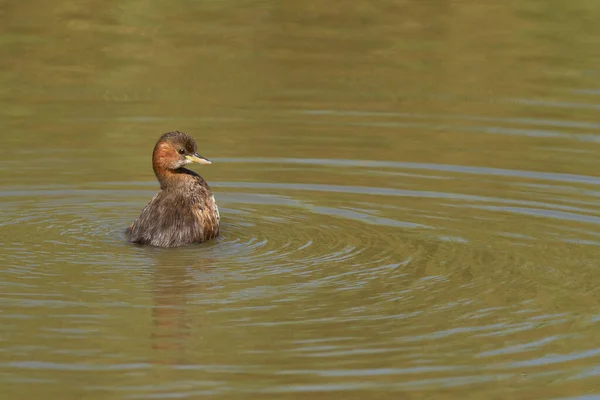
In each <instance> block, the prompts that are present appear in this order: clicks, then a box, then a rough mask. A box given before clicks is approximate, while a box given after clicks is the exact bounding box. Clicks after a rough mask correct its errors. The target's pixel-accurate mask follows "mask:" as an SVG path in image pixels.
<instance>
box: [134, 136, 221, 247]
mask: <svg viewBox="0 0 600 400" xmlns="http://www.w3.org/2000/svg"><path fill="white" fill-rule="evenodd" d="M193 162H195V163H199V164H210V161H208V160H207V159H206V158H204V157H202V156H200V155H198V153H197V152H196V142H194V139H192V137H191V136H189V135H187V134H185V133H183V132H178V131H175V132H168V133H165V134H164V135H162V136H161V137H160V139H158V142H157V143H156V146H154V152H153V153H152V167H153V169H154V173H155V174H156V177H157V178H158V181H159V182H160V190H159V191H158V193H157V194H156V196H154V198H153V199H152V200H150V202H149V203H148V204H147V205H146V207H144V209H143V210H142V213H141V214H140V216H139V217H138V218H137V219H136V220H135V222H134V223H133V224H131V226H130V227H129V228H127V236H128V239H129V241H130V242H132V243H137V244H146V245H151V246H158V247H177V246H183V245H186V244H191V243H200V242H205V241H207V240H210V239H213V238H215V237H217V236H218V235H219V220H220V216H219V209H218V208H217V203H216V202H215V198H214V196H213V194H212V192H211V191H210V187H209V186H208V184H207V183H206V181H205V180H204V179H202V177H201V176H200V175H198V174H196V173H195V172H192V171H190V170H189V169H186V168H184V166H185V165H187V164H190V163H193Z"/></svg>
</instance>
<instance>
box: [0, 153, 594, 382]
mask: <svg viewBox="0 0 600 400" xmlns="http://www.w3.org/2000/svg"><path fill="white" fill-rule="evenodd" d="M217 161H219V163H220V165H221V166H222V168H225V169H226V168H228V167H230V166H235V165H237V164H239V163H240V162H244V163H245V164H246V169H245V171H246V173H248V176H257V177H260V176H262V175H261V174H263V173H264V172H263V171H268V173H269V174H278V173H280V172H282V171H286V175H285V176H286V180H285V181H273V180H271V181H261V180H258V179H254V180H251V179H245V177H244V176H241V179H240V180H239V181H218V180H215V181H214V182H211V186H212V188H213V191H214V192H215V194H216V198H217V201H218V203H219V205H220V209H221V214H222V234H221V236H220V237H219V238H218V239H217V240H214V241H212V242H209V243H204V244H201V245H193V246H187V247H184V248H180V249H157V248H148V247H141V246H134V245H130V244H128V243H126V241H125V237H124V229H125V227H126V226H128V224H129V223H130V222H131V221H132V220H133V219H134V218H135V217H136V216H137V214H138V213H139V211H140V210H141V208H142V207H143V206H144V204H145V202H146V201H148V199H150V198H151V196H152V195H153V194H154V191H155V190H156V184H155V183H153V182H139V183H126V182H97V183H85V184H82V185H81V187H69V186H65V187H52V188H50V187H41V186H40V187H34V188H31V187H29V188H18V187H14V188H7V189H6V190H4V191H3V193H2V194H1V195H0V201H1V202H2V205H3V208H2V214H0V226H1V228H2V231H1V232H2V242H3V245H4V246H5V248H6V249H7V252H6V254H7V259H6V260H5V265H6V267H5V268H4V269H3V270H2V271H1V272H0V285H1V286H2V288H3V294H2V296H0V304H2V306H3V308H4V310H6V312H5V313H4V314H3V315H2V318H3V319H4V320H5V321H7V322H8V324H6V325H5V329H7V330H8V332H12V333H11V334H10V335H11V337H12V339H10V340H11V342H14V341H15V340H16V337H15V336H14V330H11V328H10V327H11V326H13V325H11V324H12V323H14V322H15V321H21V320H22V319H25V320H28V319H30V320H31V321H35V320H37V321H38V322H35V323H34V325H32V328H31V329H34V331H35V332H36V334H37V335H39V336H40V337H43V338H46V339H45V340H49V341H51V342H52V341H54V340H56V339H57V338H59V337H63V336H65V335H66V336H68V337H69V338H70V339H71V340H70V342H69V343H68V344H65V346H64V348H62V349H61V354H62V355H61V359H62V361H61V362H62V364H60V365H55V364H52V365H54V366H53V367H51V368H54V369H56V368H67V369H69V368H75V369H77V370H82V371H85V370H89V371H92V372H93V371H95V370H96V369H98V368H100V369H102V368H108V369H109V370H110V369H114V370H115V371H121V370H134V371H137V372H138V373H142V371H144V370H146V369H147V368H148V365H149V364H148V363H132V361H133V360H134V359H135V357H133V358H132V353H131V352H132V351H134V350H131V349H126V350H124V349H120V350H118V349H119V345H118V343H119V340H124V338H125V337H126V335H124V334H123V332H122V331H121V329H120V327H121V326H122V325H123V324H125V325H127V324H129V321H130V320H132V321H133V320H135V321H136V322H134V323H133V324H134V325H133V326H137V325H140V326H144V324H146V328H144V329H147V330H149V331H150V332H151V335H150V339H148V340H149V342H148V343H141V342H140V343H136V344H135V345H134V346H133V348H136V349H137V350H136V351H141V352H144V350H143V348H144V346H150V347H152V348H153V349H157V350H156V351H159V350H160V352H159V353H160V354H162V353H163V352H164V351H166V350H165V349H170V350H168V353H169V354H171V353H170V352H173V351H175V352H176V353H177V354H179V356H178V357H179V358H178V359H177V360H171V358H170V356H169V357H167V358H166V359H162V358H161V360H160V361H159V363H161V364H163V363H164V364H169V365H172V366H173V368H175V369H177V370H178V371H180V373H181V374H182V375H181V376H187V375H189V379H194V378H193V376H195V375H194V374H193V371H195V370H203V371H209V372H206V374H208V375H207V376H209V377H210V376H213V375H212V374H213V373H214V371H217V370H220V371H221V372H220V374H221V376H222V375H223V374H225V375H227V374H239V373H249V372H248V371H250V370H252V371H262V372H260V373H261V374H265V376H269V377H271V378H273V379H274V377H276V376H286V377H292V378H293V380H294V381H295V382H301V381H303V380H305V379H307V377H310V378H311V380H312V381H313V384H312V385H321V387H322V388H323V390H328V389H334V388H342V387H343V388H345V389H344V390H348V389H349V388H360V387H365V388H369V387H381V386H384V387H389V388H393V389H394V390H399V389H402V390H415V389H424V388H426V387H430V386H431V385H432V384H433V385H438V386H446V385H455V386H456V385H458V386H460V385H465V386H466V385H472V384H476V383H478V382H479V383H486V384H488V385H495V384H500V383H499V382H510V381H511V380H512V379H514V374H515V371H521V370H524V371H526V372H527V373H528V374H531V376H533V377H536V376H538V375H539V379H543V376H545V375H544V374H545V372H544V368H545V366H547V365H552V366H553V368H554V369H553V372H552V375H553V376H554V377H561V376H566V375H569V374H570V372H569V371H570V370H571V368H577V366H581V368H580V371H579V372H580V376H581V378H574V379H582V380H585V379H591V378H590V376H593V375H594V371H592V370H590V369H589V368H587V367H585V366H586V365H589V362H590V361H593V360H596V361H597V358H598V356H599V355H598V354H597V353H594V352H590V351H589V350H590V347H589V345H590V343H583V342H582V343H578V345H577V347H578V350H577V351H576V352H572V353H565V354H560V355H557V356H555V357H547V356H545V355H544V354H545V353H546V352H547V349H548V346H554V345H556V344H558V343H566V342H569V343H571V342H572V340H575V337H574V336H572V335H569V334H566V333H563V334H560V335H554V334H553V332H554V331H555V330H560V331H563V330H564V329H565V328H566V327H567V326H569V325H571V324H574V323H578V324H581V325H582V326H583V327H584V329H593V326H594V324H595V323H594V322H593V321H591V320H581V319H578V317H577V314H576V312H575V311H574V310H583V309H585V307H587V303H586V300H585V299H586V298H588V296H589V295H590V293H591V292H593V291H594V290H595V289H594V288H595V286H594V285H589V277H590V276H591V273H592V272H591V271H592V269H591V268H592V260H594V255H595V254H598V250H597V246H598V244H600V240H599V239H598V235H599V234H598V233H597V231H598V229H597V225H598V224H599V223H600V209H599V208H598V206H597V205H596V199H597V197H598V193H600V191H599V190H598V186H599V185H600V182H598V181H597V180H596V179H595V178H593V177H586V176H577V177H575V179H570V178H571V177H569V179H563V178H564V177H563V176H560V175H552V174H547V175H544V174H539V173H533V172H528V171H510V170H495V171H494V173H491V174H489V173H488V172H489V171H488V170H486V169H481V170H478V169H476V168H473V167H469V168H461V167H459V166H452V167H450V166H444V165H440V166H439V168H436V167H435V165H428V166H427V167H426V168H425V167H424V166H423V165H417V164H410V163H408V164H407V163H391V162H372V161H366V160H365V161H354V162H353V161H350V160H341V161H339V162H336V161H333V160H319V159H310V160H307V159H281V158H274V159H223V160H217ZM291 165H292V166H293V167H294V168H292V169H290V166H291ZM353 165H356V166H360V169H358V168H351V167H352V166H353ZM315 168H316V169H319V170H321V171H322V174H321V176H322V179H320V180H319V181H318V182H311V181H310V180H308V179H307V176H311V177H314V176H315V174H314V172H315ZM307 169H310V171H309V172H310V173H309V174H307V173H306V172H307ZM415 170H419V172H418V173H415ZM498 188H501V190H498ZM498 193H502V195H501V196H499V195H498ZM540 194H542V195H540ZM541 198H544V199H546V200H547V201H545V202H544V201H541V200H540V199H541ZM565 274H570V275H569V276H568V278H565ZM490 282H493V284H490ZM548 296H551V297H552V298H553V299H554V300H553V301H552V302H548V301H546V299H547V297H548ZM563 303H568V304H569V311H568V312H561V310H560V307H558V308H555V307H554V306H552V305H553V304H563ZM32 310H37V311H32ZM38 311H41V312H42V315H40V314H39V313H38ZM148 313H150V320H151V321H152V322H151V326H150V327H148V326H147V325H148V322H147V321H146V319H145V318H146V317H144V318H142V316H144V315H147V314H148ZM44 314H47V315H44ZM40 319H42V320H43V321H44V322H43V323H41V324H40V322H39V320H40ZM32 323H33V322H32ZM99 332H102V335H105V336H106V337H111V338H113V340H114V341H113V342H110V343H111V344H108V343H109V342H106V343H105V345H106V346H108V347H110V348H111V349H112V350H110V351H108V352H106V353H105V352H103V351H100V352H99V351H98V349H90V348H89V347H87V346H89V339H90V338H91V337H94V336H96V335H97V334H98V333H99ZM522 332H527V337H529V338H530V339H529V340H523V337H522V336H518V335H517V334H518V333H522ZM238 334H239V335H243V337H244V340H241V339H239V338H237V336H236V335H238ZM273 336H276V337H278V338H279V339H278V340H277V342H273V341H271V340H270V339H269V338H270V337H273ZM221 340H224V343H229V344H231V343H237V346H238V348H237V350H236V352H234V353H231V352H230V351H229V349H225V348H220V347H219V343H220V342H221ZM198 341H201V342H202V341H205V342H206V343H210V346H209V350H206V347H205V346H204V345H203V344H202V343H200V342H198ZM42 343H43V342H42ZM196 346H200V347H201V348H203V349H205V350H203V352H202V360H204V361H201V362H199V361H197V359H196V358H195V357H199V353H198V350H195V348H196ZM190 347H191V348H190ZM184 348H188V350H183V349H184ZM570 348H571V349H572V348H573V346H572V345H571V347H570ZM173 349H176V350H173ZM433 349H435V351H434V350H433ZM92 350H93V351H94V352H92V353H93V354H95V355H94V356H93V357H92V356H90V357H92V358H94V359H95V360H96V361H95V362H94V363H83V364H82V363H81V358H80V355H81V354H92V353H89V352H90V351H92ZM7 351H8V352H9V353H11V354H12V359H13V361H11V362H10V363H9V364H4V365H2V364H0V369H3V368H4V369H5V370H10V371H12V372H11V373H12V374H13V375H11V376H13V377H12V378H10V379H11V380H14V379H16V378H15V376H14V375H15V374H16V375H17V376H18V375H19V372H18V371H20V370H21V369H22V370H24V371H31V370H33V371H36V373H37V374H39V375H40V376H43V375H44V371H45V370H46V369H48V368H50V367H49V365H50V364H49V363H55V362H56V360H55V358H56V357H55V353H54V350H52V348H51V347H49V346H46V345H40V347H39V348H38V349H36V354H37V355H36V357H35V361H32V360H31V357H30V353H29V351H27V350H23V349H22V348H20V347H19V346H16V345H14V344H13V345H11V347H9V348H8V349H7ZM159 353H157V354H159ZM463 353H464V354H468V355H469V360H470V361H469V362H466V361H465V359H464V358H461V357H459V358H456V357H455V355H456V354H463ZM23 354H24V355H25V356H23V357H22V356H21V355H23ZM111 354H113V355H111ZM114 354H118V355H114ZM223 354H228V357H230V359H229V361H228V362H229V364H228V366H227V367H225V366H223V365H221V362H220V360H221V357H222V355H223ZM377 354H385V355H386V357H385V363H384V364H381V365H380V364H377V363H374V360H377V359H378V357H373V356H374V355H377ZM161 357H162V356H161ZM165 357H166V356H165ZM238 357H241V358H238ZM264 357H267V358H271V359H275V360H278V359H280V358H282V357H283V358H282V360H283V359H284V358H285V359H292V360H295V361H294V363H293V366H291V367H290V368H285V367H283V368H282V369H281V370H279V371H277V372H269V371H268V368H267V369H264V368H263V366H264V365H263V359H264ZM241 360H243V362H242V361H241ZM315 360H318V363H317V364H318V367H317V364H314V362H315ZM280 361H281V360H280ZM149 362H150V363H152V361H149ZM211 363H212V364H213V367H211V366H210V365H211ZM248 365H251V366H252V368H250V369H248V367H247V366H248ZM217 366H218V367H219V368H220V369H219V368H216V367H217ZM302 366H303V367H302ZM15 371H17V372H15ZM210 371H213V372H210ZM215 377H216V375H215V376H213V378H215ZM271 378H269V379H271ZM536 379H537V378H536ZM211 382H212V383H211ZM315 382H320V383H315ZM432 382H433V383H432ZM198 385H200V386H202V385H209V386H210V385H212V386H211V387H213V389H211V390H216V391H219V390H225V389H224V387H222V386H220V385H219V384H216V383H215V382H214V381H212V380H210V379H209V380H207V381H198ZM93 387H96V388H102V387H103V386H102V385H97V386H93ZM310 387H312V386H310V385H309V386H306V387H305V386H303V385H297V386H294V387H284V386H273V387H271V388H270V389H268V391H267V392H269V393H271V392H278V393H279V392H286V391H292V392H293V391H297V390H310ZM98 390H100V389H98ZM123 390H125V389H123ZM132 390H133V389H132ZM164 390H165V391H167V392H168V391H169V390H170V389H169V388H166V387H165V388H164ZM198 390H200V389H198ZM135 391H137V392H144V391H145V389H144V388H143V387H136V388H135ZM191 392H194V391H193V390H192V391H191ZM191 392H190V393H191Z"/></svg>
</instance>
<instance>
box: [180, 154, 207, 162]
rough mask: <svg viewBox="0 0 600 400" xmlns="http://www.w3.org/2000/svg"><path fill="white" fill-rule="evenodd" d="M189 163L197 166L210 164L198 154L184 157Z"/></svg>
mask: <svg viewBox="0 0 600 400" xmlns="http://www.w3.org/2000/svg"><path fill="white" fill-rule="evenodd" d="M185 158H187V159H188V160H189V161H191V162H193V163H198V164H212V163H211V162H210V161H209V160H208V159H206V158H204V157H202V156H201V155H200V154H198V153H196V154H194V155H191V156H185Z"/></svg>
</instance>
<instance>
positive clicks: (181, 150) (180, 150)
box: [177, 149, 185, 154]
mask: <svg viewBox="0 0 600 400" xmlns="http://www.w3.org/2000/svg"><path fill="white" fill-rule="evenodd" d="M177 152H178V153H179V154H185V149H179V150H177Z"/></svg>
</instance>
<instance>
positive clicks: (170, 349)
mask: <svg viewBox="0 0 600 400" xmlns="http://www.w3.org/2000/svg"><path fill="white" fill-rule="evenodd" d="M211 264H212V260H202V261H201V262H198V263H193V264H191V265H190V263H189V261H187V260H185V259H179V260H178V257H175V258H174V254H173V253H171V252H169V253H165V254H160V255H158V257H157V258H155V265H154V267H153V268H154V285H153V299H154V305H153V307H152V319H153V321H152V323H153V326H154V328H153V330H152V332H151V342H152V348H153V349H154V350H157V351H160V352H161V353H160V354H159V355H158V357H159V360H157V361H158V362H159V363H162V364H173V363H179V362H182V361H184V360H181V359H179V358H180V357H183V356H184V354H185V348H186V345H187V344H188V339H189V338H190V337H191V336H192V334H191V331H192V328H193V326H195V325H197V324H198V323H202V322H204V321H196V320H194V316H192V315H190V312H189V310H190V308H193V309H194V310H198V309H199V308H198V307H195V306H192V305H190V304H188V298H189V296H190V295H192V296H193V295H195V294H198V293H202V291H204V290H206V288H207V287H209V286H211V284H210V283H209V282H208V283H207V280H205V279H198V277H197V275H198V274H199V273H200V274H206V275H208V274H210V266H208V265H211ZM197 340H198V337H195V338H194V341H197ZM163 352H164V353H163Z"/></svg>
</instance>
